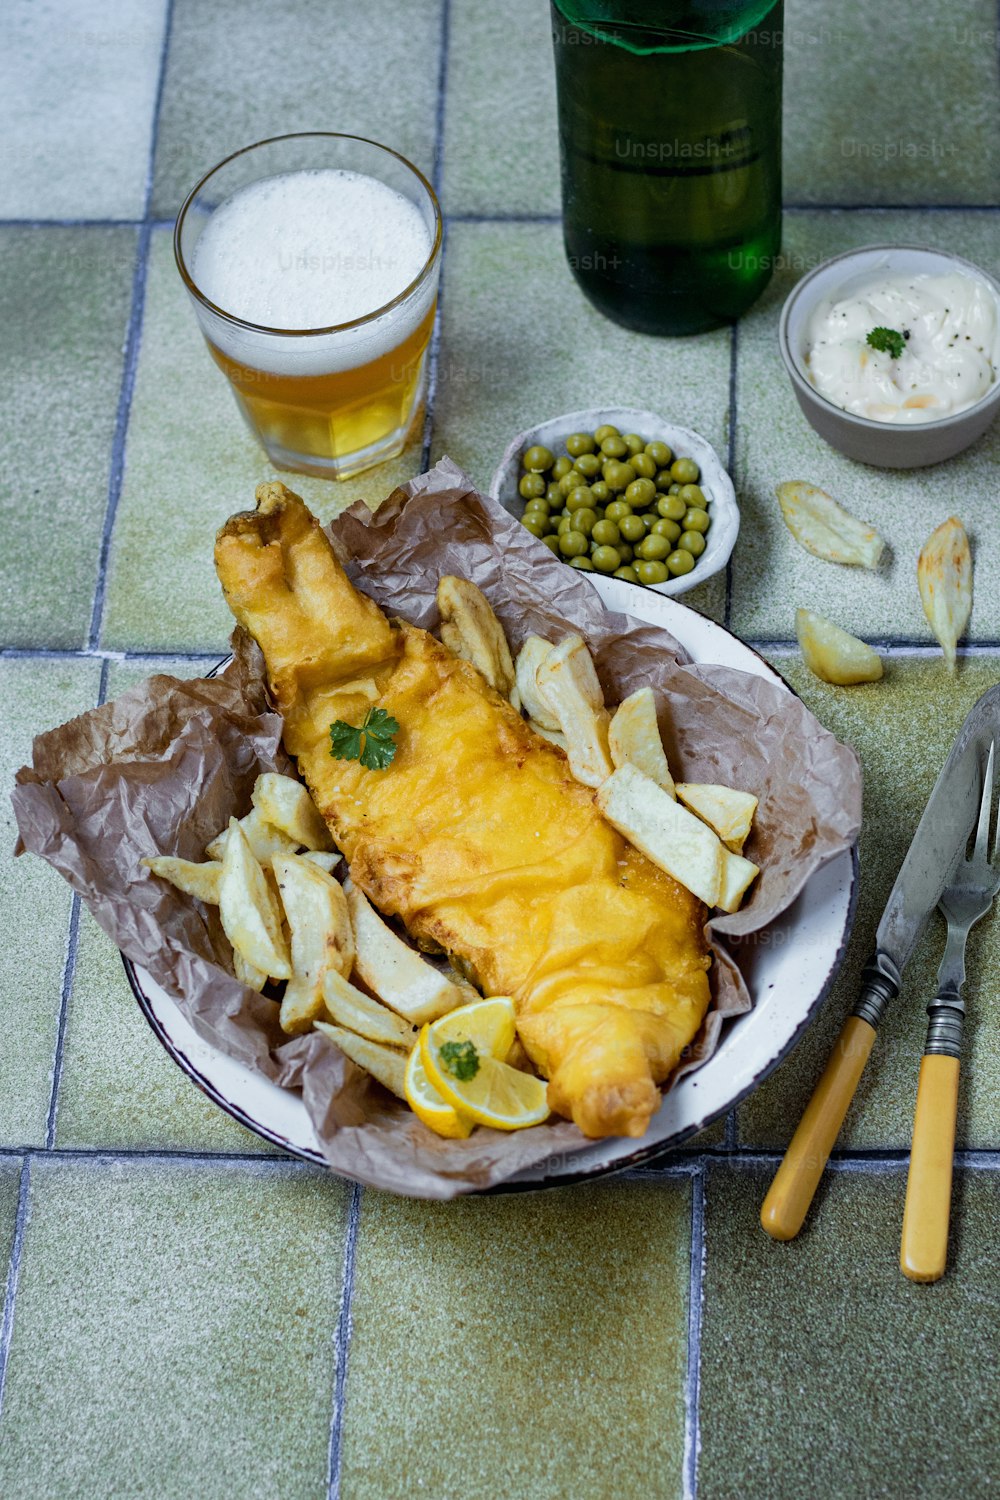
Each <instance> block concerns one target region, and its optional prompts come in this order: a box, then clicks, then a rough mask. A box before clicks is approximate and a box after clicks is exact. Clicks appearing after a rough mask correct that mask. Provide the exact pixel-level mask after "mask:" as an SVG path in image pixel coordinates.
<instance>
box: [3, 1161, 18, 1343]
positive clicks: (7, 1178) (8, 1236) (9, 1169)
mask: <svg viewBox="0 0 1000 1500" xmlns="http://www.w3.org/2000/svg"><path fill="white" fill-rule="evenodd" d="M21 1168H22V1163H21V1161H20V1160H19V1159H18V1158H17V1157H12V1156H9V1157H5V1158H4V1159H3V1160H0V1267H2V1268H3V1269H2V1271H0V1275H2V1276H3V1286H4V1289H3V1292H2V1293H0V1314H2V1312H3V1303H4V1302H5V1301H6V1295H7V1267H8V1265H9V1264H10V1252H11V1249H12V1248H13V1244H14V1228H15V1225H16V1222H17V1204H18V1199H19V1197H20V1194H21Z"/></svg>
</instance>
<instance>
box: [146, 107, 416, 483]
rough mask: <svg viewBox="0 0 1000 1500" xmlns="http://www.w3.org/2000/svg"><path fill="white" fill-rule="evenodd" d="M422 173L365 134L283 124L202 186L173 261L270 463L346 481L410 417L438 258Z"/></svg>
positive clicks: (396, 441) (397, 443)
mask: <svg viewBox="0 0 1000 1500" xmlns="http://www.w3.org/2000/svg"><path fill="white" fill-rule="evenodd" d="M441 239H442V232H441V210H440V207H439V206H438V201H437V198H436V197H435V195H434V190H433V189H432V187H431V185H430V183H429V182H427V180H426V178H424V176H423V175H422V174H421V173H420V172H418V171H417V169H416V167H414V166H412V165H411V163H410V162H408V161H406V159H405V158H404V157H402V156H400V155H399V154H398V153H397V152H395V151H391V150H390V149H389V148H388V147H387V146H380V145H377V144H376V143H375V142H374V141H368V140H365V139H364V138H363V137H361V136H353V135H335V134H332V133H326V132H323V133H310V134H298V135H284V136H276V137H274V138H273V139H271V140H267V141H260V142H258V143H257V144H256V145H254V146H247V147H246V148H245V149H244V150H242V151H237V152H236V153H235V154H234V155H233V156H229V157H227V158H226V160H225V161H223V162H220V163H219V165H218V166H217V167H213V169H212V171H211V172H209V173H207V174H206V176H204V177H203V178H202V180H201V181H200V182H199V183H198V185H197V187H195V188H194V189H193V191H192V192H191V193H190V194H189V196H188V198H187V199H186V201H185V203H184V206H183V207H182V209H181V211H180V213H179V215H178V217H177V224H176V227H175V230H174V253H175V255H176V258H177V265H178V268H179V270H180V273H181V276H182V277H183V278H184V283H185V285H186V286H187V289H188V292H189V293H190V295H191V299H192V302H193V303H194V309H195V312H196V314H197V317H198V322H199V324H200V326H201V331H202V333H203V334H204V336H205V340H206V342H207V344H208V348H209V352H210V353H211V355H212V358H213V359H214V360H215V362H216V364H217V365H218V366H219V367H220V369H222V370H223V371H224V372H225V374H226V375H227V376H228V377H229V381H230V384H231V386H232V389H233V393H234V395H235V397H236V402H237V405H238V406H239V408H240V410H241V412H242V413H243V415H244V417H245V418H246V420H247V423H248V424H249V426H250V429H251V431H252V432H254V433H255V434H256V436H257V437H258V438H259V439H260V441H261V443H262V444H263V445H264V448H265V450H266V452H267V455H268V457H269V458H270V460H271V462H272V463H273V464H275V465H276V466H277V467H278V468H279V469H292V470H295V471H296V472H298V473H303V474H316V475H318V476H319V477H320V478H325V479H347V478H349V477H350V476H351V475H352V474H358V473H360V472H361V471H362V470H363V469H367V468H370V467H371V466H372V465H373V464H377V463H382V462H383V461H384V460H385V459H388V458H392V457H394V455H395V454H397V453H399V452H400V451H401V450H402V448H403V445H404V443H405V442H406V439H407V435H408V433H409V432H410V430H411V429H412V428H413V426H414V425H415V424H416V423H417V422H418V421H419V419H420V415H421V412H422V406H423V393H424V383H425V378H426V364H427V346H428V343H429V341H430V336H431V329H432V328H433V325H434V312H435V307H436V304H437V287H438V275H439V271H440V265H441Z"/></svg>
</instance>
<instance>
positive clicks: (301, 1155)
mask: <svg viewBox="0 0 1000 1500" xmlns="http://www.w3.org/2000/svg"><path fill="white" fill-rule="evenodd" d="M588 582H594V580H590V579H588ZM609 582H610V580H606V579H601V580H600V583H601V584H606V583H609ZM597 587H598V592H599V593H603V591H602V589H601V588H600V586H597ZM615 593H616V591H615V590H614V589H613V588H611V589H609V594H611V595H612V596H614V595H615ZM658 599H659V600H660V601H662V603H663V604H664V605H665V606H666V609H667V613H668V614H669V613H670V611H671V610H672V609H679V610H683V611H685V612H686V613H688V614H691V615H696V616H697V617H698V620H699V622H700V624H701V625H704V626H707V627H709V630H710V632H711V631H712V630H718V631H721V632H722V634H723V635H726V636H728V637H729V638H730V639H731V640H733V641H735V642H736V644H737V645H738V646H739V647H740V648H741V649H742V650H744V651H747V652H749V653H750V654H752V655H753V656H754V657H755V658H756V659H757V661H758V662H759V663H760V666H761V667H762V668H763V671H762V672H760V673H759V674H758V675H760V676H765V675H766V677H768V678H769V679H771V680H772V681H774V682H776V683H778V684H779V685H780V686H781V687H783V688H784V689H785V691H786V692H788V693H789V694H790V695H791V696H792V697H793V698H800V695H799V694H798V693H797V692H796V691H795V689H794V688H793V687H792V686H791V684H790V683H788V682H786V680H785V679H784V677H782V675H781V673H780V672H778V671H777V670H776V668H775V667H773V666H772V665H771V663H770V662H769V661H768V660H767V658H766V657H765V656H764V655H763V654H762V653H761V652H760V651H758V650H757V649H756V647H754V646H751V645H749V644H748V643H747V642H746V641H743V640H741V639H740V637H739V636H738V635H736V634H735V633H734V632H733V631H731V630H729V629H728V628H727V627H726V626H725V625H721V624H719V622H718V621H716V620H713V619H711V618H710V617H709V616H707V615H703V614H701V612H700V611H698V610H694V609H692V608H691V606H690V605H687V604H684V603H683V602H682V601H681V600H680V599H676V598H674V599H672V598H670V597H669V596H664V595H663V594H660V595H658ZM602 602H604V603H605V606H606V607H608V608H611V609H614V608H616V604H615V601H614V598H613V597H612V598H609V599H603V600H602ZM643 623H650V622H643ZM663 628H664V629H669V626H667V625H664V626H663ZM679 644H680V645H681V647H682V649H683V650H684V651H685V652H686V653H687V651H688V648H687V647H686V646H685V644H684V642H683V641H680V642H679ZM230 661H232V655H231V654H229V655H227V656H224V657H222V658H221V659H220V660H219V661H217V662H216V663H215V665H214V666H213V667H212V668H211V669H210V670H209V671H208V672H206V673H205V674H204V676H205V677H207V678H212V677H215V676H217V675H218V673H220V672H221V671H223V670H224V669H225V667H226V666H228V664H229V662H230ZM800 701H801V699H800ZM845 855H846V856H849V859H850V865H851V871H850V889H849V891H848V898H847V910H846V912H845V916H844V925H843V928H842V930H841V933H840V938H839V942H838V946H837V949H836V952H835V953H834V955H833V957H832V959H831V961H830V966H829V968H828V970H827V973H826V976H825V978H824V981H823V984H822V985H821V987H820V989H819V990H818V991H817V993H816V995H815V996H814V998H813V1000H812V1001H811V1003H810V1005H809V1007H808V1009H807V1010H806V1012H805V1014H804V1015H803V1016H802V1018H801V1020H800V1021H799V1024H798V1025H797V1026H796V1028H795V1030H794V1031H793V1032H792V1034H791V1035H790V1036H789V1037H788V1038H787V1040H786V1041H785V1043H784V1045H783V1046H782V1047H781V1048H780V1049H779V1050H778V1052H777V1053H776V1054H775V1055H774V1056H773V1057H771V1058H769V1059H768V1060H767V1061H766V1062H765V1063H764V1065H763V1067H762V1068H761V1069H760V1071H759V1072H757V1073H755V1074H754V1075H753V1077H752V1078H751V1079H750V1081H749V1082H748V1083H747V1085H746V1087H745V1088H743V1089H742V1090H741V1091H740V1093H738V1094H737V1095H736V1096H735V1097H734V1098H731V1099H729V1100H728V1101H727V1102H726V1103H725V1104H724V1105H723V1106H722V1107H721V1108H719V1109H709V1110H708V1112H707V1113H706V1114H705V1115H703V1116H700V1117H699V1118H698V1119H697V1120H696V1121H694V1122H693V1123H692V1124H691V1125H690V1126H685V1127H684V1128H683V1129H682V1130H680V1131H678V1132H677V1133H676V1134H675V1135H673V1136H671V1137H670V1138H669V1140H665V1141H657V1142H654V1143H650V1144H648V1145H645V1146H640V1147H639V1148H638V1149H637V1150H635V1151H632V1152H629V1153H628V1154H627V1155H626V1156H621V1157H616V1158H615V1159H614V1160H613V1161H608V1162H598V1163H595V1164H593V1165H591V1166H581V1167H580V1168H579V1169H578V1170H576V1171H573V1170H569V1171H560V1172H546V1173H543V1174H542V1175H540V1176H538V1177H522V1176H521V1175H520V1174H518V1175H515V1176H514V1177H511V1178H508V1179H507V1180H505V1181H504V1182H499V1183H495V1184H493V1185H492V1186H490V1187H487V1188H477V1189H473V1190H472V1193H473V1195H478V1196H489V1195H494V1194H501V1193H519V1192H540V1191H543V1190H545V1189H548V1188H557V1187H571V1186H574V1185H579V1184H580V1183H581V1182H590V1181H596V1180H598V1179H601V1178H606V1177H613V1176H617V1175H619V1174H621V1173H623V1172H632V1171H636V1170H637V1169H640V1168H642V1167H646V1166H649V1165H650V1164H651V1163H653V1162H656V1161H658V1160H659V1159H660V1158H661V1157H663V1156H666V1155H669V1154H670V1153H672V1152H675V1151H677V1150H678V1148H679V1147H681V1146H682V1145H683V1143H684V1142H685V1141H687V1140H690V1139H691V1137H692V1136H695V1135H698V1134H700V1133H701V1132H702V1131H703V1130H706V1129H707V1128H708V1127H709V1125H712V1124H713V1123H714V1122H715V1121H716V1120H718V1119H721V1118H722V1117H724V1116H725V1115H728V1114H729V1113H730V1112H731V1111H732V1110H734V1109H736V1108H737V1107H738V1106H739V1105H740V1104H741V1103H742V1102H743V1101H744V1100H745V1099H747V1098H748V1097H749V1096H750V1095H751V1094H752V1093H753V1092H754V1091H755V1090H756V1089H757V1088H759V1087H760V1085H761V1084H762V1083H763V1082H764V1080H765V1079H766V1078H768V1077H769V1076H770V1074H771V1073H773V1072H774V1071H775V1069H777V1068H778V1067H779V1066H780V1065H781V1063H782V1062H784V1060H785V1059H786V1058H787V1057H788V1056H789V1054H790V1053H791V1052H792V1051H793V1050H794V1049H795V1047H796V1046H797V1045H798V1043H799V1041H800V1040H801V1038H802V1036H803V1034H804V1032H805V1031H806V1030H807V1028H808V1027H809V1026H810V1025H811V1024H812V1022H813V1021H814V1019H815V1017H816V1014H817V1012H818V1010H819V1008H820V1006H821V1005H822V1004H823V1003H824V1001H825V1000H826V999H827V997H828V996H829V994H830V991H831V989H832V987H833V984H834V982H835V980H836V978H837V975H838V974H839V972H840V969H841V966H842V964H843V961H844V957H845V955H846V952H847V948H848V945H849V943H850V940H851V935H852V932H853V928H854V920H855V917H856V915H857V907H858V895H859V890H858V887H859V873H860V861H859V856H858V840H857V838H856V839H855V840H854V842H853V844H852V845H851V846H850V848H848V849H845V850H843V851H842V852H841V854H840V855H836V856H834V859H833V860H830V861H828V862H827V864H826V865H823V866H820V869H819V870H815V871H814V872H813V875H812V876H810V880H811V879H813V878H815V876H816V875H818V874H819V873H820V871H821V870H823V869H828V868H830V867H831V866H833V865H834V864H836V863H838V862H839V861H841V860H842V859H843V857H844V856H845ZM808 884H809V882H808V881H807V882H806V885H805V886H804V887H803V890H806V889H807V888H808ZM119 956H120V958H121V960H122V964H123V966H124V969H125V974H126V977H127V979H128V982H129V987H130V989H131V991H132V994H133V996H134V997H135V1000H136V1002H137V1004H138V1006H139V1009H140V1011H141V1012H142V1014H143V1015H144V1016H145V1018H146V1021H147V1023H148V1025H149V1026H150V1029H151V1030H152V1032H153V1034H154V1036H155V1037H156V1039H157V1041H158V1042H159V1043H160V1045H161V1046H162V1047H163V1049H164V1051H165V1052H166V1053H167V1055H168V1056H169V1057H170V1058H171V1060H172V1061H173V1062H174V1063H175V1064H176V1066H177V1067H178V1068H180V1070H181V1072H182V1073H184V1075H185V1076H186V1077H187V1078H189V1079H190V1080H191V1082H192V1083H194V1084H195V1086H196V1087H197V1088H198V1089H199V1090H200V1091H201V1092H202V1093H203V1094H204V1095H206V1097H207V1098H209V1099H211V1101H212V1103H213V1104H215V1105H217V1106H218V1108H220V1109H222V1110H223V1111H224V1112H225V1113H226V1114H228V1115H229V1116H230V1117H231V1118H232V1119H234V1120H236V1121H237V1123H238V1124H240V1125H242V1126H243V1127H244V1129H246V1130H249V1131H250V1132H251V1133H252V1134H254V1135H256V1136H259V1137H260V1138H261V1139H262V1140H266V1141H268V1142H270V1144H271V1145H274V1146H277V1147H279V1149H281V1150H283V1151H285V1152H287V1153H288V1155H289V1156H292V1157H294V1158H296V1159H297V1160H300V1161H305V1162H308V1163H309V1164H310V1165H312V1166H320V1167H322V1168H323V1169H324V1170H325V1171H328V1172H331V1173H333V1175H334V1176H343V1174H341V1173H337V1172H334V1169H333V1168H332V1167H331V1166H330V1165H329V1163H328V1162H327V1160H326V1157H325V1156H324V1155H323V1154H322V1152H321V1151H320V1150H318V1149H312V1148H310V1147H307V1146H302V1145H297V1144H295V1143H293V1142H291V1141H289V1140H288V1138H287V1137H286V1136H283V1135H282V1134H280V1132H278V1131H276V1130H273V1129H270V1128H269V1127H268V1126H267V1125H265V1124H263V1123H262V1122H261V1121H259V1120H257V1119H255V1118H253V1117H252V1116H250V1115H248V1114H247V1113H246V1111H245V1110H243V1109H242V1108H241V1107H240V1106H239V1105H238V1104H236V1103H234V1102H233V1101H232V1100H230V1099H228V1098H227V1097H226V1096H225V1095H224V1094H223V1093H222V1092H221V1091H220V1089H219V1088H218V1087H216V1085H215V1084H214V1083H213V1082H212V1081H211V1080H210V1079H209V1078H207V1077H206V1076H205V1075H204V1074H203V1073H202V1072H200V1071H199V1069H198V1067H197V1065H196V1064H195V1063H194V1062H192V1060H191V1059H190V1058H189V1057H188V1055H187V1053H186V1052H185V1051H184V1049H183V1047H182V1046H181V1045H180V1044H179V1043H178V1042H176V1041H175V1040H174V1039H173V1037H171V1036H170V1034H169V1032H168V1031H167V1030H166V1027H165V1026H164V1024H163V1022H162V1021H161V1020H160V1018H159V1016H158V1015H157V1013H156V1011H155V1009H154V1006H153V1002H152V1000H151V999H150V997H149V996H148V995H147V994H146V992H145V990H144V989H143V986H142V982H141V980H140V977H139V972H138V970H139V967H140V966H137V965H136V964H135V963H133V961H132V960H131V959H130V958H129V957H128V956H127V955H126V954H124V953H122V952H121V950H120V949H119ZM144 972H145V971H144ZM150 977H151V978H152V976H150ZM154 983H155V981H154ZM164 993H166V992H164ZM168 998H169V999H171V1001H172V1003H174V1004H176V1001H174V1000H173V997H170V996H168ZM206 1040H207V1039H206ZM207 1045H211V1044H210V1043H207ZM594 1144H596V1143H594ZM579 1150H580V1153H581V1154H582V1153H584V1152H585V1151H586V1150H587V1147H586V1146H581V1147H580V1148H579ZM573 1154H575V1153H573ZM528 1170H529V1171H530V1170H532V1169H530V1168H529V1169H528ZM344 1180H345V1181H353V1180H354V1179H352V1178H349V1177H344ZM463 1196H467V1195H463Z"/></svg>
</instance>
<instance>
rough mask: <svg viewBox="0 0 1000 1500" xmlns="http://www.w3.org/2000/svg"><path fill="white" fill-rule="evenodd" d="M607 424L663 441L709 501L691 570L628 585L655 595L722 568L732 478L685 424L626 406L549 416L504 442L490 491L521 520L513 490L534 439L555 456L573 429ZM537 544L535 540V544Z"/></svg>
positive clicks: (734, 523)
mask: <svg viewBox="0 0 1000 1500" xmlns="http://www.w3.org/2000/svg"><path fill="white" fill-rule="evenodd" d="M605 425H610V426H612V427H617V428H618V431H619V432H637V433H638V434H639V436H640V437H643V438H645V440H646V442H647V443H652V442H654V441H655V442H661V443H667V444H668V445H669V447H670V448H671V449H672V450H673V453H674V457H675V458H693V459H694V461H695V463H696V464H697V465H698V468H699V469H700V470H701V477H700V479H699V480H698V483H699V484H700V485H701V488H702V490H703V491H704V493H705V496H706V498H707V499H708V502H709V506H708V513H709V515H710V516H711V518H712V524H711V526H710V527H709V529H708V531H707V532H706V533H705V550H704V552H703V553H702V554H701V556H700V557H699V558H698V559H697V560H696V562H695V566H694V567H693V568H692V569H691V572H690V573H685V574H682V576H681V577H679V578H670V579H668V580H667V582H666V583H651V584H636V583H627V582H626V583H625V587H626V588H629V589H650V590H652V591H653V592H654V593H657V594H668V595H675V594H685V593H687V591H688V590H689V589H693V588H696V587H697V586H698V584H700V583H704V582H705V580H706V579H708V578H711V577H712V576H713V575H714V574H716V573H719V572H721V570H722V569H723V568H724V567H725V566H726V563H727V562H728V561H729V557H730V554H731V552H732V550H733V547H734V546H735V545H736V538H737V536H738V535H739V530H740V510H739V506H738V505H737V503H736V492H735V491H734V489H733V484H732V480H731V479H730V478H729V475H728V474H727V473H726V471H725V469H724V467H723V465H722V461H721V459H720V458H719V455H718V454H717V453H716V451H715V449H714V448H713V447H712V445H711V443H708V442H706V440H705V439H704V438H703V437H700V436H699V434H698V433H697V432H691V431H690V430H689V429H688V428H687V427H678V426H676V425H675V423H673V422H668V421H666V419H665V418H663V417H659V416H657V415H656V413H655V412H651V411H639V410H638V409H637V408H636V407H631V406H599V407H593V408H591V409H588V410H585V411H570V412H566V413H564V414H563V416H561V417H551V418H550V419H549V421H547V422H539V424H538V425H537V427H528V428H526V429H525V430H524V432H519V433H518V434H517V436H516V437H514V438H512V439H511V441H510V442H509V443H508V444H507V448H506V451H505V453H504V456H503V458H502V459H501V460H500V463H499V464H498V466H497V469H496V472H495V473H494V475H493V479H492V481H491V483H490V494H491V496H492V497H493V499H494V500H498V501H499V502H500V504H501V505H502V506H503V507H504V509H505V510H508V511H510V513H511V515H512V516H516V517H517V518H518V520H520V518H521V516H522V514H523V512H524V507H525V501H524V500H522V498H521V496H520V494H519V493H518V488H517V486H518V481H519V479H520V477H521V455H522V454H523V453H524V451H525V449H526V448H530V447H532V446H533V444H535V443H540V444H542V446H543V447H546V448H549V449H550V450H551V451H552V452H553V453H555V454H556V456H557V457H558V456H559V454H561V453H565V452H566V439H567V438H568V437H569V435H570V433H573V432H593V431H594V429H595V428H597V427H602V426H605ZM541 545H542V543H541V542H539V546H541ZM583 576H584V578H589V579H590V580H591V582H594V581H595V580H596V578H597V577H598V576H600V575H597V574H591V573H584V574H583Z"/></svg>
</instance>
